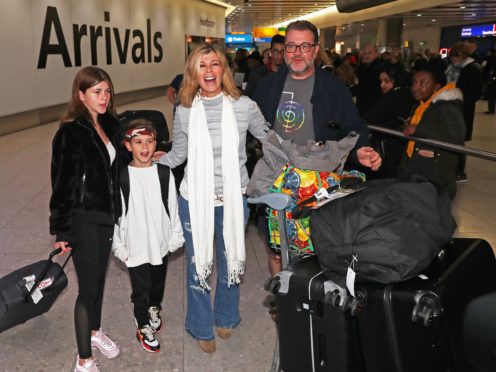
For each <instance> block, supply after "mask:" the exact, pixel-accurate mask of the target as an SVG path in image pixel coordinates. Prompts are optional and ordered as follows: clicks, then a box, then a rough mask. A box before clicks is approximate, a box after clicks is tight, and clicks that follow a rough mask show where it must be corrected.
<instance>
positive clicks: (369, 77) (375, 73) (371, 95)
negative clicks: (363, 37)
mask: <svg viewBox="0 0 496 372" xmlns="http://www.w3.org/2000/svg"><path fill="white" fill-rule="evenodd" d="M381 68H382V62H381V61H380V59H379V51H378V50H377V47H376V46H375V45H367V46H365V48H364V49H363V56H362V63H361V64H360V66H359V67H358V88H357V95H356V105H357V108H358V112H359V114H360V115H363V113H364V112H366V111H367V110H368V109H370V108H371V107H373V106H374V104H375V103H376V102H377V100H378V99H379V98H380V97H381V95H382V92H381V83H380V81H379V74H380V71H381Z"/></svg>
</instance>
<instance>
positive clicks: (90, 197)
mask: <svg viewBox="0 0 496 372" xmlns="http://www.w3.org/2000/svg"><path fill="white" fill-rule="evenodd" d="M98 122H99V123H100V125H101V126H102V128H103V130H104V131H105V133H106V134H107V136H108V138H109V139H110V140H111V141H112V144H113V145H114V148H115V149H116V152H117V156H116V159H115V160H114V162H113V163H112V166H110V156H109V153H108V150H107V148H106V146H105V144H104V143H103V141H102V140H101V139H100V136H99V135H98V133H97V132H96V130H95V128H94V127H93V125H92V124H91V123H90V122H89V121H88V120H87V119H86V118H84V117H79V118H77V119H76V120H74V121H72V122H68V123H66V124H63V125H61V126H60V128H59V130H58V131H57V133H56V134H55V137H54V139H53V142H52V164H51V178H52V197H51V199H50V234H52V235H56V241H67V242H70V243H71V242H73V241H74V240H73V236H72V232H73V224H74V220H75V219H77V220H79V221H87V222H92V223H96V224H105V225H113V224H114V222H115V221H116V219H117V218H118V216H120V214H121V212H120V208H121V206H120V203H121V201H120V197H119V196H120V194H119V191H118V190H119V189H118V179H119V175H118V170H119V167H120V164H119V149H120V148H121V146H120V143H121V138H122V137H121V136H122V135H121V131H120V124H119V121H118V120H117V119H116V118H114V117H113V116H112V115H110V114H104V115H100V116H99V117H98Z"/></svg>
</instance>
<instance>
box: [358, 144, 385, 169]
mask: <svg viewBox="0 0 496 372" xmlns="http://www.w3.org/2000/svg"><path fill="white" fill-rule="evenodd" d="M357 157H358V161H359V162H360V164H362V165H363V166H364V167H367V168H370V169H372V170H373V171H376V170H378V169H379V168H380V167H381V164H382V158H381V156H380V155H379V154H378V153H377V151H375V150H374V149H373V148H372V147H360V148H359V149H358V150H357Z"/></svg>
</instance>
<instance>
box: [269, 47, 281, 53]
mask: <svg viewBox="0 0 496 372" xmlns="http://www.w3.org/2000/svg"><path fill="white" fill-rule="evenodd" d="M271 52H272V53H277V54H281V53H282V52H284V49H276V48H272V49H271Z"/></svg>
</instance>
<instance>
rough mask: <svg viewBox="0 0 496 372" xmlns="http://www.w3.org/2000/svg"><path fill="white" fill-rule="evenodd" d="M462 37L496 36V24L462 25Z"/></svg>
mask: <svg viewBox="0 0 496 372" xmlns="http://www.w3.org/2000/svg"><path fill="white" fill-rule="evenodd" d="M461 36H462V37H478V36H496V24H486V25H474V26H468V27H462V35H461Z"/></svg>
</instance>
